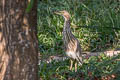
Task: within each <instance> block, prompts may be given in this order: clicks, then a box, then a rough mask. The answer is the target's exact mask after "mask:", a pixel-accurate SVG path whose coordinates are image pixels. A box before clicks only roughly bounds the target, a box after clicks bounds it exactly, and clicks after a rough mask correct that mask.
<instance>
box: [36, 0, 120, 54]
mask: <svg viewBox="0 0 120 80" xmlns="http://www.w3.org/2000/svg"><path fill="white" fill-rule="evenodd" d="M119 3H120V2H117V0H87V1H86V0H85V1H84V0H41V1H39V4H38V39H39V49H40V51H41V53H42V54H47V53H49V54H55V53H62V52H63V48H62V45H63V42H62V28H63V23H64V20H63V18H62V17H60V16H58V15H55V14H54V13H53V12H54V11H60V10H67V11H68V12H69V13H70V14H71V28H72V32H73V34H74V35H75V36H76V37H77V38H78V40H79V41H80V43H81V46H82V49H83V50H87V51H100V50H105V49H109V48H113V47H114V48H116V47H117V46H118V48H119V45H120V43H118V42H119V41H120V40H119V39H120V4H119Z"/></svg>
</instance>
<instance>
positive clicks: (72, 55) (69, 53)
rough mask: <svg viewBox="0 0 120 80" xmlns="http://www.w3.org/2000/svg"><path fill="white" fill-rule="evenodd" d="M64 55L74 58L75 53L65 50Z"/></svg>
mask: <svg viewBox="0 0 120 80" xmlns="http://www.w3.org/2000/svg"><path fill="white" fill-rule="evenodd" d="M66 55H67V56H68V57H70V58H72V59H76V53H75V52H72V51H69V52H66Z"/></svg>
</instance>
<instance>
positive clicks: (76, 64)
mask: <svg viewBox="0 0 120 80" xmlns="http://www.w3.org/2000/svg"><path fill="white" fill-rule="evenodd" d="M77 66H78V63H77V62H75V72H77Z"/></svg>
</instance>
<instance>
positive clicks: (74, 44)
mask: <svg viewBox="0 0 120 80" xmlns="http://www.w3.org/2000/svg"><path fill="white" fill-rule="evenodd" d="M55 13H56V14H59V15H61V16H63V17H64V19H65V21H64V27H63V42H64V47H65V53H66V55H67V56H68V57H69V58H70V59H71V65H70V70H72V66H73V61H75V62H76V61H77V62H79V64H80V65H82V54H81V46H80V43H79V41H78V39H76V38H75V36H74V35H73V34H72V32H71V29H70V14H69V13H68V12H67V11H65V10H64V11H59V12H55ZM77 62H76V63H75V71H77Z"/></svg>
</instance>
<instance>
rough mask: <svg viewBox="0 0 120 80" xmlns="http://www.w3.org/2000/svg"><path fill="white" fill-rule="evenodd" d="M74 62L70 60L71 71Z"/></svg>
mask: <svg viewBox="0 0 120 80" xmlns="http://www.w3.org/2000/svg"><path fill="white" fill-rule="evenodd" d="M72 66H73V60H71V59H70V70H72Z"/></svg>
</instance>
